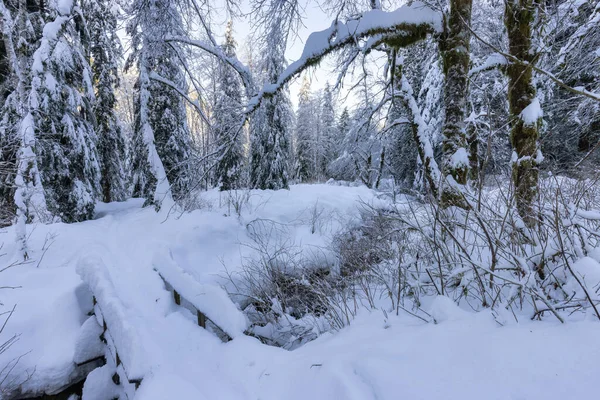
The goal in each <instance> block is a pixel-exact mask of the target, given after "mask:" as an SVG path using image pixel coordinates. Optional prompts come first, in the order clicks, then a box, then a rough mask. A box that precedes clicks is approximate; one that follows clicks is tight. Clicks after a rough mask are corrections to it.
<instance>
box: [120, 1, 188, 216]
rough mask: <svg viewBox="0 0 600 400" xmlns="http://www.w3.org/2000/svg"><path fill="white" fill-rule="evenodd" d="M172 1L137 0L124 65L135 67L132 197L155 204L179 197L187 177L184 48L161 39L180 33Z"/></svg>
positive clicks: (183, 189)
mask: <svg viewBox="0 0 600 400" xmlns="http://www.w3.org/2000/svg"><path fill="white" fill-rule="evenodd" d="M177 6H178V2H173V1H170V0H148V1H147V0H136V1H135V2H133V4H132V6H131V12H132V14H133V15H134V18H133V19H132V20H131V22H130V24H129V26H128V29H127V30H128V33H129V34H130V35H131V37H132V44H133V50H134V51H133V52H132V55H131V56H130V58H129V59H128V63H127V66H131V65H132V64H133V63H134V62H136V63H137V67H138V71H139V76H138V81H137V83H136V99H135V123H134V132H133V143H132V149H131V152H132V161H131V168H132V177H131V181H132V182H131V183H132V188H133V196H135V197H145V198H146V199H147V204H154V205H155V206H156V207H160V204H161V203H162V201H163V200H165V199H169V198H171V197H172V198H174V199H175V200H177V199H180V198H182V197H183V196H184V195H185V194H186V193H187V191H188V188H189V184H190V179H191V176H190V175H191V174H190V168H189V151H190V135H189V130H188V127H187V120H186V109H185V104H184V99H183V98H182V97H181V95H180V94H179V93H178V90H177V89H179V91H182V92H184V93H185V92H186V91H187V90H186V82H185V76H184V74H183V71H182V69H181V62H182V60H181V59H180V56H182V54H183V52H182V49H181V48H180V47H179V46H177V45H176V44H175V43H167V42H166V41H165V40H164V39H165V37H167V36H168V35H176V34H183V33H184V29H183V26H182V21H181V16H180V13H179V9H178V7H177ZM157 77H158V78H157ZM158 79H160V80H161V81H159V80H158ZM167 83H168V84H167Z"/></svg>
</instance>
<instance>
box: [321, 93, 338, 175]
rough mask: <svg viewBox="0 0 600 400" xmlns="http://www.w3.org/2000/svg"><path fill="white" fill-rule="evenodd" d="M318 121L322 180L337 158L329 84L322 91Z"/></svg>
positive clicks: (333, 113) (331, 96)
mask: <svg viewBox="0 0 600 400" xmlns="http://www.w3.org/2000/svg"><path fill="white" fill-rule="evenodd" d="M320 121H321V135H320V137H321V140H320V142H319V148H320V149H321V154H320V158H319V165H318V168H319V171H318V175H319V176H320V177H322V178H324V177H325V176H326V174H327V166H328V165H329V163H331V162H332V161H333V160H335V159H336V157H337V152H336V148H335V141H336V136H337V132H336V127H335V109H334V104H333V94H332V92H331V87H330V86H329V83H327V84H326V85H325V89H324V90H323V96H322V99H321V110H320Z"/></svg>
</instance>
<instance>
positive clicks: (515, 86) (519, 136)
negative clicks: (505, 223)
mask: <svg viewBox="0 0 600 400" xmlns="http://www.w3.org/2000/svg"><path fill="white" fill-rule="evenodd" d="M536 5H537V4H536V2H535V0H506V1H505V12H504V24H505V26H506V30H507V34H508V43H509V52H510V54H511V55H512V56H514V57H516V58H517V59H519V60H520V61H525V62H526V63H516V62H513V63H511V64H510V65H509V66H508V68H507V72H508V104H509V111H510V116H511V120H512V126H511V132H510V141H511V145H512V148H513V157H512V181H513V185H514V188H515V199H516V204H517V211H518V212H519V214H520V216H521V218H523V221H524V222H525V224H526V225H527V226H529V227H532V226H534V225H535V221H536V220H537V218H536V216H535V213H534V209H533V206H534V201H535V199H536V197H537V194H538V176H539V166H538V163H539V157H538V156H539V154H541V153H540V150H539V141H538V139H539V122H540V121H539V120H538V121H536V122H535V123H531V121H527V120H526V119H524V118H523V110H525V108H526V107H528V106H529V105H530V104H531V103H532V102H533V101H534V100H535V96H536V90H535V86H534V85H533V79H532V77H533V69H532V67H531V65H533V63H534V61H535V52H534V51H533V49H532V47H531V44H532V43H531V42H532V25H533V20H534V15H535V7H536Z"/></svg>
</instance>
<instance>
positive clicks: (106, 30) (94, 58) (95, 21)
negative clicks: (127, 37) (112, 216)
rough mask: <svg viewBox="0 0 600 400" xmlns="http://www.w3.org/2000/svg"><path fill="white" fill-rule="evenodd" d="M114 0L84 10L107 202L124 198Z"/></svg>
mask: <svg viewBox="0 0 600 400" xmlns="http://www.w3.org/2000/svg"><path fill="white" fill-rule="evenodd" d="M115 10H117V8H116V7H114V4H113V0H85V1H84V2H83V12H84V14H85V16H86V19H87V21H88V31H89V33H90V40H89V45H90V48H89V53H90V62H91V66H92V73H93V78H94V80H93V81H94V88H95V92H96V104H95V107H94V114H95V117H96V121H97V126H96V133H97V135H98V153H99V157H100V166H101V178H100V185H101V198H102V200H103V201H104V202H111V201H116V200H124V199H125V196H126V194H127V193H126V190H125V166H124V161H125V139H124V137H123V133H122V128H121V121H119V119H118V118H117V115H116V111H115V105H116V96H115V89H116V87H117V86H118V85H119V73H118V69H119V65H118V64H119V59H120V58H121V53H122V48H121V42H120V40H119V38H118V36H117V28H118V26H117V15H116V14H115Z"/></svg>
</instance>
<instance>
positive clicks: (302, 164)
mask: <svg viewBox="0 0 600 400" xmlns="http://www.w3.org/2000/svg"><path fill="white" fill-rule="evenodd" d="M296 121H297V123H296V148H295V150H296V157H295V158H296V165H295V173H296V178H297V179H298V180H299V181H300V182H306V181H309V180H311V179H313V178H314V172H315V171H314V169H313V147H314V137H313V136H314V114H313V110H312V103H311V96H310V83H309V81H308V79H307V78H306V77H304V80H303V81H302V87H301V88H300V93H299V95H298V112H297V114H296Z"/></svg>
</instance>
